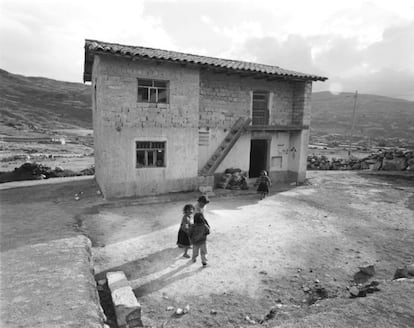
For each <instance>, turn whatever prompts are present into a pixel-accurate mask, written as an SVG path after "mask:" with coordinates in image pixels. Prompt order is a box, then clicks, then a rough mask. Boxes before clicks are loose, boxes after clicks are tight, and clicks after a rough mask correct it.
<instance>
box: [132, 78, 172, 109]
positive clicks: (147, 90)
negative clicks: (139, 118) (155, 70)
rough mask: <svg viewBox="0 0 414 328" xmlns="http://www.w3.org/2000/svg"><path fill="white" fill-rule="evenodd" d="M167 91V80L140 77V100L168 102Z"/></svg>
mask: <svg viewBox="0 0 414 328" xmlns="http://www.w3.org/2000/svg"><path fill="white" fill-rule="evenodd" d="M167 91H168V82H167V81H156V80H144V79H138V102H144V103H146V102H147V103H163V104H166V103H167V102H168V99H167V98H168V96H167Z"/></svg>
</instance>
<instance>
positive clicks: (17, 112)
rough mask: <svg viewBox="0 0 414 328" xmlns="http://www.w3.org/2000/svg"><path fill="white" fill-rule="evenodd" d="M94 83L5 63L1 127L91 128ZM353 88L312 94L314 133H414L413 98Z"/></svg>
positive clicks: (0, 78) (0, 82)
mask: <svg viewBox="0 0 414 328" xmlns="http://www.w3.org/2000/svg"><path fill="white" fill-rule="evenodd" d="M91 92H92V89H91V86H89V85H85V84H82V83H76V82H65V81H59V80H53V79H49V78H45V77H27V76H23V75H18V74H13V73H10V72H7V71H5V70H3V69H0V114H1V118H0V133H2V134H4V135H13V133H14V134H16V133H20V134H21V133H24V132H33V131H40V132H42V131H43V132H44V131H47V130H54V129H71V128H73V129H76V128H82V129H92V110H91V107H92V105H91V104H92V96H91ZM354 96H355V95H354V93H349V92H345V93H341V94H338V95H334V94H332V93H330V92H328V91H322V92H316V93H313V94H312V118H311V136H321V135H327V134H328V135H329V134H339V135H344V136H346V135H349V134H350V130H353V135H354V136H359V137H372V138H405V139H413V138H414V137H413V135H414V102H412V101H409V100H405V99H399V98H390V97H386V96H380V95H369V94H359V95H358V96H357V102H356V110H355V124H354V128H353V129H352V121H353V106H354V100H355V98H354Z"/></svg>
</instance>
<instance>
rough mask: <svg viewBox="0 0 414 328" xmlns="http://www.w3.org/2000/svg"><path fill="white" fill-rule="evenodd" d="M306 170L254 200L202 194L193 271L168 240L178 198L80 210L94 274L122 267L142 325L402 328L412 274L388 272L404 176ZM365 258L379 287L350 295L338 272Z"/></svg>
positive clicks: (408, 315)
mask: <svg viewBox="0 0 414 328" xmlns="http://www.w3.org/2000/svg"><path fill="white" fill-rule="evenodd" d="M308 176H309V177H310V180H309V181H310V182H311V185H308V186H302V187H298V188H294V189H292V190H290V191H285V192H280V193H276V194H273V195H272V196H271V197H269V198H267V199H265V200H263V201H259V200H258V199H257V197H256V196H248V197H243V198H240V199H228V198H216V199H213V201H212V203H211V204H209V207H208V211H207V213H206V216H207V218H208V220H209V222H210V225H211V226H212V232H211V235H210V236H209V240H208V250H209V259H210V260H209V265H208V267H207V268H205V269H203V268H202V267H201V263H200V262H197V263H196V264H192V263H191V262H189V261H188V260H187V259H184V258H182V257H181V253H180V251H179V250H178V249H177V248H175V242H176V234H177V228H178V224H179V221H180V218H181V208H182V207H183V205H184V203H183V202H173V203H162V204H158V205H157V206H154V205H141V206H138V205H136V206H126V207H125V206H124V207H116V206H115V207H105V208H101V209H97V210H96V212H94V213H89V214H85V215H83V217H82V220H83V222H84V224H85V225H86V228H87V229H88V232H89V234H90V236H91V238H92V239H93V240H94V243H95V245H97V246H98V247H95V248H94V259H95V263H96V271H97V273H98V277H101V276H103V275H104V273H105V272H106V271H108V270H110V271H114V270H123V271H124V272H125V273H126V275H127V277H128V279H129V281H130V283H131V285H132V287H133V289H134V292H135V294H136V296H137V297H138V299H139V301H140V302H141V304H142V306H143V316H144V323H146V324H152V325H154V326H161V325H164V327H193V328H197V327H200V328H201V327H247V326H255V325H256V326H269V327H274V326H280V327H350V326H353V327H362V326H363V327H410V324H411V323H412V322H414V310H413V309H414V300H413V298H412V293H413V292H414V284H413V283H412V282H413V280H408V281H402V282H395V281H394V282H392V281H391V279H392V278H393V274H394V271H395V269H396V268H398V267H401V266H403V265H405V264H410V263H413V262H414V258H413V257H414V255H413V249H414V221H413V220H412V218H413V208H414V207H413V205H414V196H413V192H414V181H413V180H401V179H396V178H395V177H378V176H372V175H358V174H357V173H355V172H309V173H308ZM189 201H190V202H192V201H193V199H190V200H189ZM369 264H373V265H375V268H376V275H375V277H374V279H375V280H377V281H379V283H380V285H379V288H380V289H381V291H380V292H377V293H374V294H369V295H368V296H367V297H366V298H355V299H350V298H349V292H348V291H347V289H346V288H347V287H348V286H350V285H351V282H350V280H352V278H353V275H354V274H355V273H356V272H357V271H358V267H359V266H366V265H369ZM315 281H316V283H315ZM317 287H318V288H319V291H320V290H323V291H324V293H323V295H322V298H324V299H322V300H318V299H319V298H321V297H318V295H316V294H314V292H315V291H317V290H318V289H317ZM321 288H322V289H321ZM187 304H188V305H189V306H190V312H189V313H188V314H185V315H183V316H180V317H176V316H174V315H173V312H172V311H168V310H167V308H168V307H174V308H177V307H181V308H184V307H185V306H186V305H187ZM271 309H273V310H272V311H271ZM259 322H260V324H259Z"/></svg>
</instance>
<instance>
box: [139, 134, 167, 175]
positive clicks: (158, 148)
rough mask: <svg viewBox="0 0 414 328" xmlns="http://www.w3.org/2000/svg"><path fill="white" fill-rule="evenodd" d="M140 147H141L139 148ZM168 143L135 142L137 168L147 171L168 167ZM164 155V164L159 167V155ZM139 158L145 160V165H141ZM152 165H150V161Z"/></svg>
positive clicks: (152, 141)
mask: <svg viewBox="0 0 414 328" xmlns="http://www.w3.org/2000/svg"><path fill="white" fill-rule="evenodd" d="M139 146H140V147H139ZM166 150H167V142H166V141H165V140H162V141H160V140H135V168H136V169H146V168H165V167H167V156H166V153H167V151H166ZM139 152H140V154H139ZM158 153H162V155H161V156H162V163H161V165H157V162H158V158H159V155H158ZM138 156H140V157H141V160H142V159H143V161H144V163H143V164H140V160H139V159H138ZM150 159H151V161H152V164H149V161H150Z"/></svg>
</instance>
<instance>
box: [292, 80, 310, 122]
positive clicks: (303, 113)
mask: <svg viewBox="0 0 414 328" xmlns="http://www.w3.org/2000/svg"><path fill="white" fill-rule="evenodd" d="M311 96H312V82H296V83H294V89H293V99H294V101H293V106H292V124H293V125H309V124H310V119H311Z"/></svg>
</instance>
